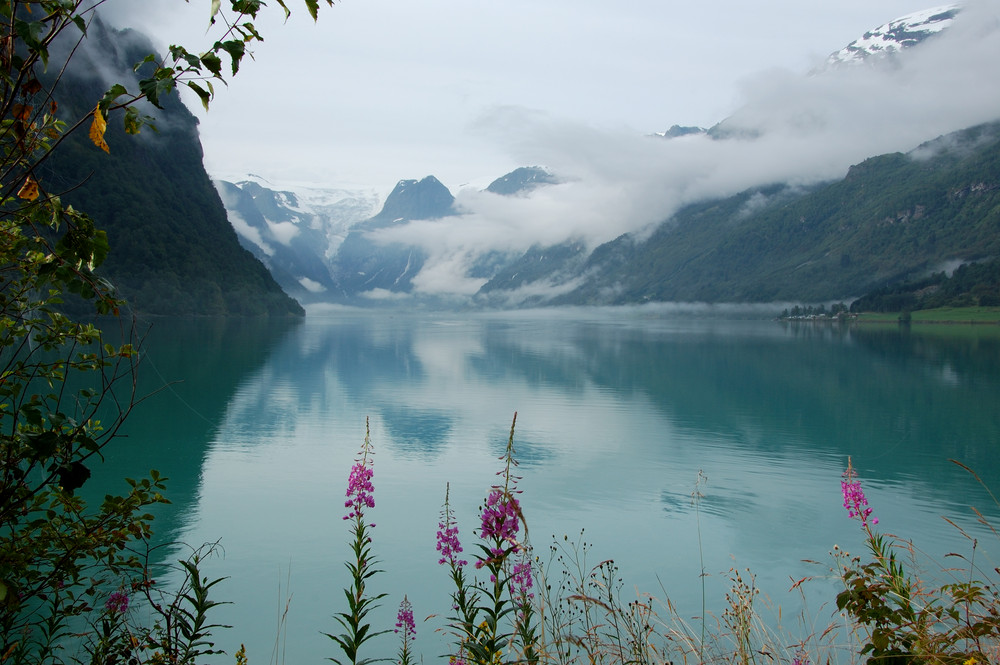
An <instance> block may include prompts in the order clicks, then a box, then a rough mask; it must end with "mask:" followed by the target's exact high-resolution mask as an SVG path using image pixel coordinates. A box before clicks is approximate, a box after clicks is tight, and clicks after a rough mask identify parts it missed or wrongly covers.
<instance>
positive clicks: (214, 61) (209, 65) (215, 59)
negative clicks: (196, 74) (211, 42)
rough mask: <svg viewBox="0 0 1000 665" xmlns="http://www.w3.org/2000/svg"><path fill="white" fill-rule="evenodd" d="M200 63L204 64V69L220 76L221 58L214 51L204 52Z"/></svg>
mask: <svg viewBox="0 0 1000 665" xmlns="http://www.w3.org/2000/svg"><path fill="white" fill-rule="evenodd" d="M201 64H203V65H205V69H207V70H208V71H210V72H212V74H213V75H215V76H217V77H220V78H221V76H222V58H220V57H219V56H217V55H215V53H205V54H204V55H202V56H201Z"/></svg>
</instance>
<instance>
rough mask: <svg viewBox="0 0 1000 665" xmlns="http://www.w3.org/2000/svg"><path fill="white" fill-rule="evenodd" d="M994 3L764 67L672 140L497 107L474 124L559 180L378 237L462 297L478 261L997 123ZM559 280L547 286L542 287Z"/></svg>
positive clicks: (998, 47)
mask: <svg viewBox="0 0 1000 665" xmlns="http://www.w3.org/2000/svg"><path fill="white" fill-rule="evenodd" d="M997 62H1000V0H981V1H980V2H976V3H973V4H970V5H969V6H968V7H967V8H966V10H965V11H963V12H962V13H961V14H959V16H958V17H957V18H956V19H955V21H954V24H953V26H952V27H951V28H950V30H948V31H946V32H944V33H942V34H940V35H938V36H936V38H934V39H930V40H928V41H926V42H924V43H923V44H921V45H919V46H917V47H914V48H912V49H910V50H908V51H907V53H906V57H900V58H896V59H894V60H892V61H891V62H890V61H884V62H882V63H880V64H878V65H873V66H870V67H853V68H843V69H830V70H827V71H824V72H822V73H820V74H816V75H812V76H801V75H798V74H795V73H792V72H790V71H787V70H771V71H767V72H763V73H761V74H758V75H757V76H755V77H752V78H750V79H747V80H746V81H745V82H744V86H743V97H744V100H745V104H744V105H743V107H742V108H741V109H740V110H739V111H737V112H736V113H734V114H733V115H732V116H731V117H730V118H729V119H728V120H726V121H725V122H724V123H723V124H722V125H721V126H720V129H721V130H724V131H723V135H725V136H728V137H729V138H724V139H712V138H710V137H709V136H706V135H694V136H685V137H680V138H676V139H671V140H664V139H660V138H653V137H644V136H637V135H635V134H634V133H631V132H627V131H619V132H616V131H609V130H600V129H595V128H593V127H588V126H585V125H582V124H574V123H572V122H568V121H565V120H563V119H561V118H557V117H553V116H550V115H547V114H544V113H541V112H536V111H530V110H526V109H523V108H517V107H495V108H493V109H492V110H491V111H490V112H488V113H485V114H484V115H483V116H482V117H481V118H480V121H479V123H478V126H477V130H478V131H479V132H480V133H481V134H483V135H486V136H488V137H491V138H492V139H494V140H495V141H496V142H498V143H501V144H503V145H506V146H509V148H510V150H511V152H512V153H513V156H514V157H515V159H516V160H517V161H519V162H521V163H525V164H544V165H545V166H546V167H547V168H549V169H550V170H551V171H552V172H554V173H555V174H556V175H557V176H558V177H560V178H561V179H562V180H563V182H562V183H561V184H558V185H552V186H546V187H541V188H538V189H536V190H535V191H533V192H531V193H530V194H529V195H527V196H523V197H503V196H496V195H493V194H490V193H486V192H481V191H472V190H463V191H461V192H459V193H458V194H457V197H456V199H457V200H456V206H457V207H458V208H459V209H460V210H461V211H462V214H461V215H459V216H456V217H452V218H448V219H444V220H436V221H435V222H433V223H429V222H414V223H412V224H407V225H404V226H400V227H397V228H393V229H387V230H385V231H383V232H381V238H380V239H381V241H383V242H388V241H399V242H403V243H406V244H410V245H418V246H421V247H422V248H424V249H425V250H426V251H427V252H428V254H429V256H428V261H427V263H426V265H425V267H424V269H423V272H422V273H421V275H419V276H418V277H417V278H416V279H415V280H414V282H413V283H414V286H415V288H416V289H417V290H418V291H419V292H423V293H463V294H464V293H468V292H469V291H471V290H472V289H473V288H474V287H475V286H476V284H477V282H476V281H474V280H470V279H469V277H468V273H469V269H470V267H471V266H472V265H474V263H475V261H476V259H477V258H478V257H480V256H481V255H482V254H484V253H485V252H487V251H489V250H500V251H506V252H524V251H525V250H527V249H528V248H529V247H531V246H533V245H541V246H549V245H554V244H558V243H561V242H565V241H566V240H568V239H573V240H578V241H582V242H583V243H584V244H585V245H586V246H587V247H588V248H590V249H592V248H593V247H595V246H596V245H598V244H600V243H604V242H607V241H610V240H612V239H614V238H616V237H618V236H619V235H621V234H623V233H633V234H639V235H642V234H643V233H645V232H647V231H648V230H649V229H651V228H653V227H654V226H655V225H656V224H658V223H660V222H662V221H664V220H666V219H668V218H669V217H670V215H671V214H673V213H674V212H675V211H676V210H677V209H678V208H679V207H680V206H682V205H685V204H687V203H691V202H695V201H697V200H701V199H704V198H709V197H721V196H728V195H732V194H735V193H738V192H740V191H743V190H745V189H747V188H749V187H753V186H758V185H765V184H771V183H779V182H785V183H791V184H793V185H796V184H810V183H816V182H820V181H824V180H830V179H836V178H840V177H842V176H843V175H844V174H845V173H846V172H847V169H848V167H849V166H851V165H852V164H856V163H858V162H860V161H863V160H864V159H866V158H867V157H870V156H872V155H876V154H882V153H888V152H895V151H910V150H913V149H914V148H915V147H916V146H918V145H919V144H920V143H922V142H924V141H927V140H930V139H933V138H935V137H937V136H939V135H941V134H944V133H948V132H951V131H955V130H958V129H962V128H965V127H968V126H972V125H975V124H978V123H981V122H986V121H991V120H994V119H996V118H998V117H1000V87H997V86H990V85H983V81H988V80H993V79H994V78H995V77H996V73H997V65H996V63H997ZM550 287H551V288H558V287H557V285H542V287H541V289H542V291H545V292H547V291H548V289H549V288H550Z"/></svg>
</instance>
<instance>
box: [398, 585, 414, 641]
mask: <svg viewBox="0 0 1000 665" xmlns="http://www.w3.org/2000/svg"><path fill="white" fill-rule="evenodd" d="M401 630H402V631H403V642H404V643H406V642H409V641H413V640H415V639H416V638H417V626H416V624H414V623H413V606H412V605H411V604H410V601H409V600H408V599H407V598H406V596H403V602H401V603H400V604H399V613H398V614H396V629H395V632H397V633H398V632H399V631H401Z"/></svg>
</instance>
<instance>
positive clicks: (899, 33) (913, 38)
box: [826, 4, 961, 67]
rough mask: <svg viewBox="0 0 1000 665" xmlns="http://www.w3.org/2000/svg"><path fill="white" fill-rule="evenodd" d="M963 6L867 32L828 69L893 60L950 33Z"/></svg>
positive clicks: (831, 59) (837, 55) (911, 16)
mask: <svg viewBox="0 0 1000 665" xmlns="http://www.w3.org/2000/svg"><path fill="white" fill-rule="evenodd" d="M960 9H961V8H960V6H959V5H954V4H953V5H945V6H941V7H935V8H932V9H926V10H923V11H920V12H915V13H913V14H909V15H907V16H904V17H902V18H898V19H896V20H895V21H890V22H889V23H886V24H885V25H882V26H879V27H878V28H875V29H874V30H871V31H869V32H866V33H865V34H864V35H863V36H862V37H861V38H860V39H857V40H855V41H853V42H851V43H850V44H848V45H847V46H845V47H844V48H842V49H841V50H839V51H837V52H836V53H833V54H831V55H830V57H829V58H827V60H826V64H827V66H830V67H840V66H844V65H858V64H862V63H865V62H868V61H869V60H870V59H878V58H885V57H893V56H895V55H897V54H899V53H900V52H901V51H902V50H903V49H907V48H910V47H912V46H916V45H917V44H919V43H921V42H922V41H924V40H925V39H927V38H929V37H932V36H934V35H936V34H938V33H939V32H941V31H942V30H945V29H947V28H948V27H949V26H950V25H951V23H952V21H953V20H954V18H955V16H957V15H958V12H959V11H960Z"/></svg>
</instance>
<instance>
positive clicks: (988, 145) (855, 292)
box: [478, 123, 1000, 305]
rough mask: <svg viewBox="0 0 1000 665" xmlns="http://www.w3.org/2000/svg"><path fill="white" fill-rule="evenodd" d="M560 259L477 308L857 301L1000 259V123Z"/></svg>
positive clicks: (761, 192)
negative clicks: (525, 295) (947, 270)
mask: <svg viewBox="0 0 1000 665" xmlns="http://www.w3.org/2000/svg"><path fill="white" fill-rule="evenodd" d="M560 254H561V255H565V254H566V252H565V247H564V245H559V246H555V247H552V248H546V249H544V250H543V249H541V248H534V249H533V250H531V251H529V252H528V253H527V254H525V255H524V257H523V263H526V264H528V265H532V266H534V270H533V271H532V272H531V273H530V274H529V275H527V276H525V277H518V278H516V279H515V278H508V277H507V275H503V276H502V277H503V278H502V279H501V276H498V278H495V279H493V280H491V281H490V282H488V283H487V284H486V285H485V286H484V287H483V288H482V290H481V291H480V293H479V294H478V298H479V300H480V301H481V302H483V303H484V304H498V303H503V304H508V303H510V302H511V301H514V300H515V299H516V296H517V291H518V290H522V291H523V290H525V287H526V286H528V285H529V284H530V283H532V282H534V283H536V284H544V285H545V286H546V287H548V293H550V294H552V296H551V297H550V298H547V299H546V300H545V301H544V304H573V305H595V304H601V305H613V304H625V303H641V302H649V301H704V302H772V301H781V300H786V301H806V302H821V301H831V300H851V299H852V298H854V297H857V296H860V295H862V294H864V293H867V292H869V291H872V290H874V289H877V288H880V287H883V286H885V285H886V284H893V283H897V282H902V281H905V280H912V279H915V278H917V277H919V276H921V275H926V274H929V273H931V272H934V271H937V270H941V266H943V265H945V264H946V263H949V262H953V263H964V262H968V261H973V260H977V259H985V258H990V257H995V256H1000V123H991V124H987V125H982V126H978V127H974V128H970V129H968V130H964V131H961V132H957V133H954V134H951V135H948V136H943V137H940V138H938V139H936V140H934V141H931V142H928V143H926V144H924V145H922V146H920V147H919V148H917V149H916V150H914V151H912V152H911V153H909V154H901V153H895V154H888V155H881V156H878V157H872V158H870V159H868V160H865V161H864V162H862V163H860V164H858V165H856V166H854V167H852V168H851V169H850V171H849V172H848V174H847V176H846V177H845V178H843V179H841V180H838V181H835V182H831V183H827V184H824V185H818V186H813V187H810V188H795V187H790V186H787V185H774V186H771V187H763V188H754V189H751V190H747V191H744V192H742V193H740V194H738V195H736V196H732V197H727V198H723V199H717V200H709V201H704V202H701V203H697V204H693V205H689V206H687V207H685V208H683V209H682V210H681V211H679V212H678V213H677V214H676V215H674V216H673V217H672V218H671V219H670V220H668V221H667V222H666V223H664V224H662V225H661V226H659V227H658V228H657V229H656V230H655V232H654V233H653V234H652V235H651V236H650V237H648V238H639V237H636V236H633V235H623V236H621V237H619V238H617V239H616V240H614V241H612V242H610V243H606V244H604V245H601V246H600V247H598V248H596V249H595V250H594V251H593V252H592V253H591V254H590V255H589V256H588V257H587V258H586V260H585V261H581V260H580V257H579V253H577V257H576V259H575V265H573V266H572V269H570V270H567V267H566V262H565V260H564V261H562V262H561V263H559V262H553V261H552V260H551V258H550V259H549V260H548V261H541V260H537V257H541V256H546V255H550V256H554V255H560ZM560 286H561V287H562V288H560ZM528 291H529V292H534V293H538V292H540V291H541V289H538V288H535V289H528ZM526 302H527V304H542V301H541V300H540V299H539V298H538V297H537V295H536V296H534V297H532V298H531V299H530V300H528V301H526Z"/></svg>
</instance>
